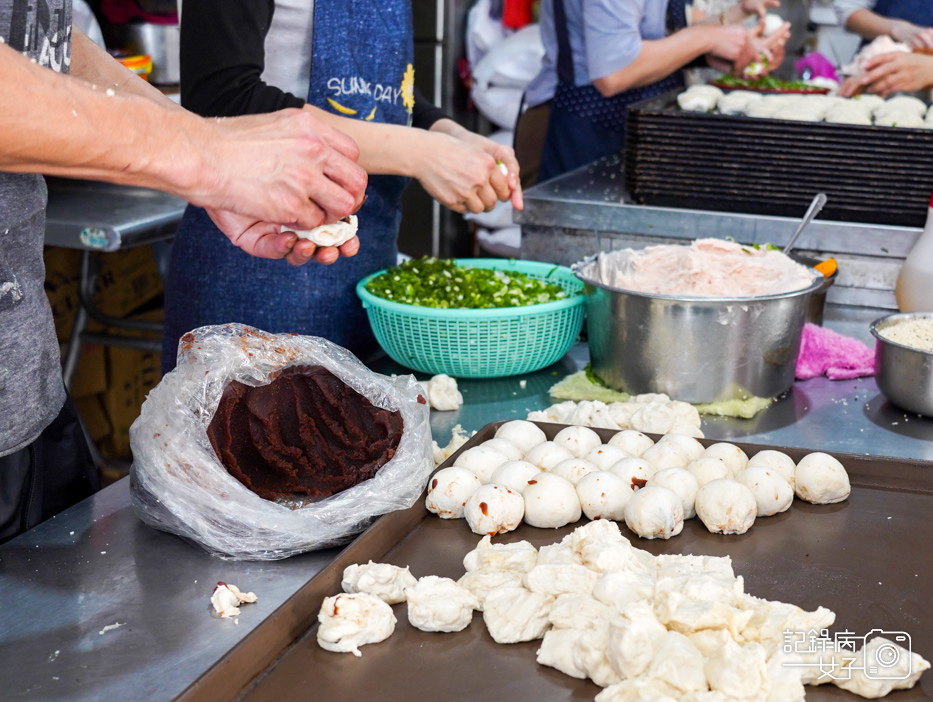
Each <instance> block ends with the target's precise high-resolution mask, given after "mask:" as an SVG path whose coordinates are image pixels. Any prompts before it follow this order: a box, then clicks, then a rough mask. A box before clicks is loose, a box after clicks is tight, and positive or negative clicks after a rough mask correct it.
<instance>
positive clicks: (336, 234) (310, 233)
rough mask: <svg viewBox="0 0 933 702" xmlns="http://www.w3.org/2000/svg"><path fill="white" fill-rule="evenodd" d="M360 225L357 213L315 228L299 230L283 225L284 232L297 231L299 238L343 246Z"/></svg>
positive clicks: (353, 235)
mask: <svg viewBox="0 0 933 702" xmlns="http://www.w3.org/2000/svg"><path fill="white" fill-rule="evenodd" d="M358 227H359V223H358V222H357V219H356V215H349V216H348V217H345V218H344V219H341V220H339V221H337V222H334V223H333V224H322V225H321V226H320V227H315V228H314V229H304V230H300V231H299V230H295V229H289V228H288V227H282V232H295V235H296V236H297V237H298V238H299V239H307V240H308V241H311V242H313V243H315V244H317V245H318V246H343V245H344V244H346V243H347V242H348V241H350V239H352V238H353V237H355V236H356V231H357V229H358Z"/></svg>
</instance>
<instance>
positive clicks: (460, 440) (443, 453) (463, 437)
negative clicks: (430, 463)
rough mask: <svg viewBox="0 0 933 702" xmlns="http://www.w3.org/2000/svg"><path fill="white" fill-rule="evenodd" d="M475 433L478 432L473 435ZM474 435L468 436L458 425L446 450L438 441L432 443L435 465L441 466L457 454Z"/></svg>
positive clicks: (452, 432)
mask: <svg viewBox="0 0 933 702" xmlns="http://www.w3.org/2000/svg"><path fill="white" fill-rule="evenodd" d="M475 433H476V432H475V431H474V432H473V434H475ZM473 434H467V433H466V431H464V429H463V427H462V426H460V425H459V424H458V425H456V426H455V427H454V428H453V430H452V431H451V435H450V443H449V444H447V445H446V446H445V447H444V448H441V447H440V446H439V445H438V443H437V442H436V441H432V442H431V446H432V448H433V451H434V465H436V466H439V465H440V464H441V463H443V462H444V461H446V460H447V459H448V458H450V457H451V456H453V455H454V454H455V453H457V451H459V450H460V447H461V446H463V445H464V444H465V443H466V442H467V441H469V440H470V437H471V436H473Z"/></svg>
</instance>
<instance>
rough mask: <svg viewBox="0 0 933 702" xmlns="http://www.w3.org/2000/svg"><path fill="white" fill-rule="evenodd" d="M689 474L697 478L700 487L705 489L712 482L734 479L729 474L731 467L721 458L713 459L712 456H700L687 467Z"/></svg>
mask: <svg viewBox="0 0 933 702" xmlns="http://www.w3.org/2000/svg"><path fill="white" fill-rule="evenodd" d="M687 472H688V473H690V475H692V476H693V477H694V478H696V481H697V484H698V485H699V486H700V487H703V486H704V485H706V483H708V482H710V481H711V480H718V479H719V478H731V477H732V473H731V472H729V466H727V465H726V463H725V461H723V460H722V459H721V458H713V457H712V456H700V457H699V458H698V459H696V460H695V461H694V462H693V463H691V464H690V465H688V466H687Z"/></svg>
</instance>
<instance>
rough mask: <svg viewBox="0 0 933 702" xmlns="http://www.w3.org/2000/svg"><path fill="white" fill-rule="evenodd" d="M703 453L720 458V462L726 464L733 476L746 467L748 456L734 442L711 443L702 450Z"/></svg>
mask: <svg viewBox="0 0 933 702" xmlns="http://www.w3.org/2000/svg"><path fill="white" fill-rule="evenodd" d="M703 455H704V456H709V457H711V458H720V459H722V462H723V463H725V464H726V468H728V469H729V472H730V473H731V474H732V475H733V476H736V475H738V474H739V473H741V472H742V471H743V470H745V469H746V468H747V467H748V456H747V455H746V454H745V451H743V450H742V449H740V448H739V447H738V446H736V445H735V444H729V443H719V444H713V445H712V446H710V447H708V448H707V449H706V450H705V451H704V452H703Z"/></svg>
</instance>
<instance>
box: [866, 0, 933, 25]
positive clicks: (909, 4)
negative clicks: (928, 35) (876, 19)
mask: <svg viewBox="0 0 933 702" xmlns="http://www.w3.org/2000/svg"><path fill="white" fill-rule="evenodd" d="M874 12H875V13H877V14H879V15H881V16H882V17H890V18H891V19H899V20H905V21H907V22H911V23H912V24H916V25H917V26H918V27H933V2H931V1H930V0H878V2H877V3H876V4H875V7H874Z"/></svg>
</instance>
